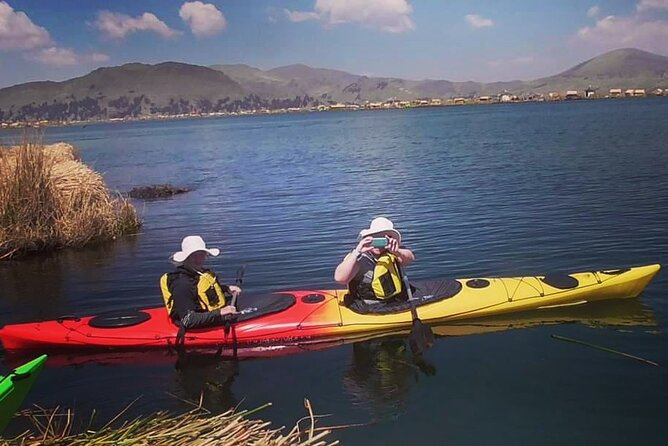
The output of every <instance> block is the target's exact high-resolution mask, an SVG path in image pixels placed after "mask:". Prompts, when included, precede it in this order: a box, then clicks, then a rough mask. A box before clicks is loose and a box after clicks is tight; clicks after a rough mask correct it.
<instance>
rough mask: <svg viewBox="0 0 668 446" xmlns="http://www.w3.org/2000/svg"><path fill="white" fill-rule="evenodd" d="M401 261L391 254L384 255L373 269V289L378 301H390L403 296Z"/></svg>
mask: <svg viewBox="0 0 668 446" xmlns="http://www.w3.org/2000/svg"><path fill="white" fill-rule="evenodd" d="M398 262H399V260H398V259H397V257H396V256H395V255H393V254H390V253H385V254H382V255H381V256H380V257H379V258H378V259H377V260H376V266H375V267H374V269H373V279H372V280H371V289H372V290H373V294H374V296H375V297H376V299H390V298H392V297H395V296H397V295H399V294H401V291H402V282H403V281H402V280H401V272H400V271H399V266H398Z"/></svg>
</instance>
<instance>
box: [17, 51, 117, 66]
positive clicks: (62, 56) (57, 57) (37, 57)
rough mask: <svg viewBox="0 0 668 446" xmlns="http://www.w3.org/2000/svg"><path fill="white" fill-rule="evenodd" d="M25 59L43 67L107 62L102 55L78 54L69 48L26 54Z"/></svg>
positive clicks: (105, 56) (106, 58)
mask: <svg viewBox="0 0 668 446" xmlns="http://www.w3.org/2000/svg"><path fill="white" fill-rule="evenodd" d="M25 58H26V59H28V60H32V61H33V62H38V63H41V64H44V65H51V66H56V67H64V66H69V65H79V64H83V63H99V62H106V61H108V60H109V56H107V55H106V54H103V53H91V54H78V53H77V52H75V51H74V50H73V49H71V48H62V47H57V46H52V47H48V48H42V49H40V50H39V51H36V52H31V53H27V54H26V55H25Z"/></svg>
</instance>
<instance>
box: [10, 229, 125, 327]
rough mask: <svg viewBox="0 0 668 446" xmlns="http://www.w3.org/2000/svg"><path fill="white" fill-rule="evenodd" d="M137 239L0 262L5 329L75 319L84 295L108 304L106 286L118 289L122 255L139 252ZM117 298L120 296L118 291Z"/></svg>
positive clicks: (85, 304)
mask: <svg viewBox="0 0 668 446" xmlns="http://www.w3.org/2000/svg"><path fill="white" fill-rule="evenodd" d="M137 239H138V237H134V236H132V237H125V238H123V239H121V240H116V241H114V242H109V243H102V244H99V245H96V246H93V247H88V248H83V249H78V250H70V249H66V250H62V251H55V252H51V253H46V254H41V255H39V256H34V257H30V258H27V259H24V260H22V261H5V262H0V284H1V285H2V286H1V287H0V307H2V309H3V310H4V309H7V310H9V311H8V315H9V317H7V316H6V315H3V316H2V317H1V318H0V323H18V322H22V321H32V320H44V319H53V318H55V317H58V316H60V315H62V314H66V313H72V312H73V311H75V312H76V310H73V309H72V307H73V306H72V305H71V303H72V302H71V301H72V300H73V299H77V300H80V303H79V305H78V306H79V307H80V308H82V309H84V308H85V307H86V306H87V302H86V300H87V299H81V295H82V294H83V295H87V296H88V297H90V296H94V297H96V298H101V299H103V298H104V296H103V295H102V294H103V293H104V291H106V290H104V288H103V286H102V284H107V283H114V282H116V284H117V281H115V280H113V277H114V276H116V274H117V273H116V271H114V267H115V264H116V262H118V257H119V255H129V254H131V253H133V252H134V251H135V250H136V248H137ZM114 292H116V291H114Z"/></svg>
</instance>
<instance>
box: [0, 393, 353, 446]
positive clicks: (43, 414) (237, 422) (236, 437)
mask: <svg viewBox="0 0 668 446" xmlns="http://www.w3.org/2000/svg"><path fill="white" fill-rule="evenodd" d="M304 403H305V406H306V408H307V409H308V412H309V415H308V416H306V417H304V418H302V419H301V420H299V421H298V422H297V423H296V425H295V426H294V427H293V428H292V429H291V430H290V431H288V432H285V428H272V427H271V423H269V422H266V421H262V420H255V419H251V418H249V417H250V416H251V415H253V414H254V413H255V412H258V411H259V410H262V409H264V408H266V407H268V406H270V405H271V404H270V403H269V404H265V405H264V406H261V407H259V408H257V409H254V410H250V411H246V410H244V411H239V412H236V411H235V410H229V411H227V412H225V413H222V414H219V415H211V414H210V413H208V411H206V410H205V409H202V408H201V407H198V408H196V409H195V410H193V411H190V412H187V413H184V414H181V415H173V414H170V413H168V412H165V411H161V412H155V413H153V414H152V415H148V416H145V417H138V418H135V419H134V420H132V421H126V422H122V423H120V426H117V427H113V425H114V424H116V423H118V420H119V418H120V417H121V416H122V415H123V413H124V412H125V411H126V410H127V409H128V408H127V407H126V409H124V410H123V411H122V412H121V413H120V414H118V415H117V416H116V417H114V418H113V419H112V420H110V421H109V422H108V423H106V424H105V425H104V426H102V427H100V428H94V427H92V426H91V425H90V424H92V422H90V423H89V426H86V427H84V428H83V429H82V430H81V431H80V432H79V433H73V432H72V431H73V429H72V425H73V421H72V420H73V414H72V413H71V411H70V410H60V409H54V410H44V409H37V410H30V411H24V412H22V413H21V414H20V416H22V417H25V418H27V419H28V420H29V421H30V422H31V424H32V425H33V430H32V431H30V430H29V431H26V432H24V433H23V434H21V435H19V436H17V437H15V438H12V439H8V440H5V441H4V442H3V443H2V444H4V445H6V446H19V445H20V446H36V445H45V446H46V445H49V446H51V445H54V446H55V445H68V446H84V445H85V446H103V445H117V446H120V445H128V446H129V445H156V446H162V445H169V446H198V445H199V446H204V445H207V446H218V445H220V446H222V445H225V446H245V445H255V446H333V445H336V444H338V441H329V440H326V439H325V437H327V436H329V435H330V434H331V432H332V430H333V429H337V428H344V427H346V426H337V427H329V428H328V427H316V418H318V417H317V416H315V415H313V412H312V410H311V405H310V402H309V401H308V400H304Z"/></svg>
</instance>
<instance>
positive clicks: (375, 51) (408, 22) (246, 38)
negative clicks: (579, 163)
mask: <svg viewBox="0 0 668 446" xmlns="http://www.w3.org/2000/svg"><path fill="white" fill-rule="evenodd" d="M623 47H635V48H641V49H645V50H648V51H652V52H655V53H658V54H663V55H668V0H632V1H629V0H598V1H597V0H587V1H584V0H560V1H550V0H542V1H533V0H508V1H503V2H500V1H477V0H292V1H286V0H283V1H281V0H248V1H243V0H202V1H184V0H178V1H173V0H146V1H137V0H135V1H127V0H119V1H109V0H107V1H99V0H59V1H55V0H53V1H52V0H0V87H6V86H9V85H13V84H17V83H22V82H27V81H34V80H63V79H67V78H70V77H74V76H80V75H83V74H86V73H88V72H89V71H91V70H92V69H94V68H97V67H100V66H113V65H120V64H123V63H127V62H144V63H157V62H162V61H166V60H174V61H180V62H186V63H193V64H199V65H212V64H219V63H245V64H248V65H252V66H255V67H258V68H262V69H268V68H274V67H277V66H282V65H289V64H294V63H304V64H307V65H310V66H313V67H323V68H334V69H341V70H345V71H349V72H352V73H357V74H366V75H373V76H394V77H403V78H409V79H426V78H430V79H447V80H455V81H463V80H475V81H485V82H489V81H495V80H510V79H523V80H528V79H535V78H538V77H541V76H547V75H551V74H555V73H557V72H560V71H563V70H565V69H567V68H570V67H571V66H573V65H575V64H577V63H580V62H582V61H584V60H586V59H589V58H591V57H594V56H596V55H599V54H601V53H603V52H605V51H608V50H611V49H615V48H623Z"/></svg>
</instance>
